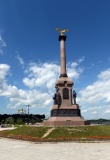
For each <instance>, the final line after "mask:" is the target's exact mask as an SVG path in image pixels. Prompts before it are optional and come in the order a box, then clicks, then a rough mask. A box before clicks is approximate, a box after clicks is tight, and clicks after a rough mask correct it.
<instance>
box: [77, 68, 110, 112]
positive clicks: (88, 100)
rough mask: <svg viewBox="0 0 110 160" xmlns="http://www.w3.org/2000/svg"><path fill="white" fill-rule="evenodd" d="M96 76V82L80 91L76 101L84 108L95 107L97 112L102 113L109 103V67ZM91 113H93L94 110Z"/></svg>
mask: <svg viewBox="0 0 110 160" xmlns="http://www.w3.org/2000/svg"><path fill="white" fill-rule="evenodd" d="M97 78H98V79H97V81H96V82H94V83H93V84H91V85H89V86H87V87H86V88H85V89H83V90H81V91H80V98H78V103H80V104H81V106H82V107H84V108H85V107H86V108H93V109H94V108H95V107H97V110H98V112H97V111H96V112H97V114H103V112H104V111H105V110H106V108H107V107H108V106H109V105H110V89H109V88H110V69H107V70H105V71H102V72H101V73H100V74H99V75H98V76H97ZM100 107H101V108H100ZM88 111H89V110H88ZM91 113H95V111H93V112H91Z"/></svg>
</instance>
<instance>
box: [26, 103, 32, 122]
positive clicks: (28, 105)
mask: <svg viewBox="0 0 110 160" xmlns="http://www.w3.org/2000/svg"><path fill="white" fill-rule="evenodd" d="M26 107H28V124H29V107H31V105H30V104H27V105H26Z"/></svg>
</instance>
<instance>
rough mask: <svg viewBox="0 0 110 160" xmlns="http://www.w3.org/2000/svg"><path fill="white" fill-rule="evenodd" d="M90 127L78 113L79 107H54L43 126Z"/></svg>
mask: <svg viewBox="0 0 110 160" xmlns="http://www.w3.org/2000/svg"><path fill="white" fill-rule="evenodd" d="M79 125H90V122H89V121H86V120H85V119H84V118H83V117H82V116H81V113H80V109H79V105H78V104H76V105H71V106H61V107H60V108H58V106H57V105H54V106H53V107H52V110H51V117H50V118H49V119H48V120H47V121H45V122H44V126H79Z"/></svg>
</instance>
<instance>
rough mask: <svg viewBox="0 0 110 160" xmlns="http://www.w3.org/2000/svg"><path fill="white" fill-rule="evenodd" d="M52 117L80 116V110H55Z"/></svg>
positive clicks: (52, 111)
mask: <svg viewBox="0 0 110 160" xmlns="http://www.w3.org/2000/svg"><path fill="white" fill-rule="evenodd" d="M51 116H52V117H58V116H59V117H65V116H68V117H69V116H70V117H72V116H80V110H79V109H53V110H51Z"/></svg>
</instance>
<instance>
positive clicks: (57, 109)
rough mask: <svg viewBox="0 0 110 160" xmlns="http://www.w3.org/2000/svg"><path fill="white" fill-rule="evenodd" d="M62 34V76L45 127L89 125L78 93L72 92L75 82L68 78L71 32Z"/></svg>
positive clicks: (60, 38) (62, 31)
mask: <svg viewBox="0 0 110 160" xmlns="http://www.w3.org/2000/svg"><path fill="white" fill-rule="evenodd" d="M56 30H57V31H59V32H60V35H59V41H60V76H59V79H58V80H57V82H56V84H55V88H56V93H55V94H54V97H53V100H54V104H53V106H52V109H51V115H50V118H49V119H48V120H47V121H45V122H44V125H45V126H75V125H89V122H88V121H86V120H85V119H84V118H83V117H82V116H81V112H80V107H79V105H78V104H77V102H76V96H77V94H76V92H75V90H74V91H73V92H72V86H73V84H74V82H73V81H72V80H71V79H70V78H68V76H67V71H66V49H65V42H66V38H67V36H66V35H64V33H65V32H68V31H69V30H67V29H65V30H61V29H60V28H56Z"/></svg>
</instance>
